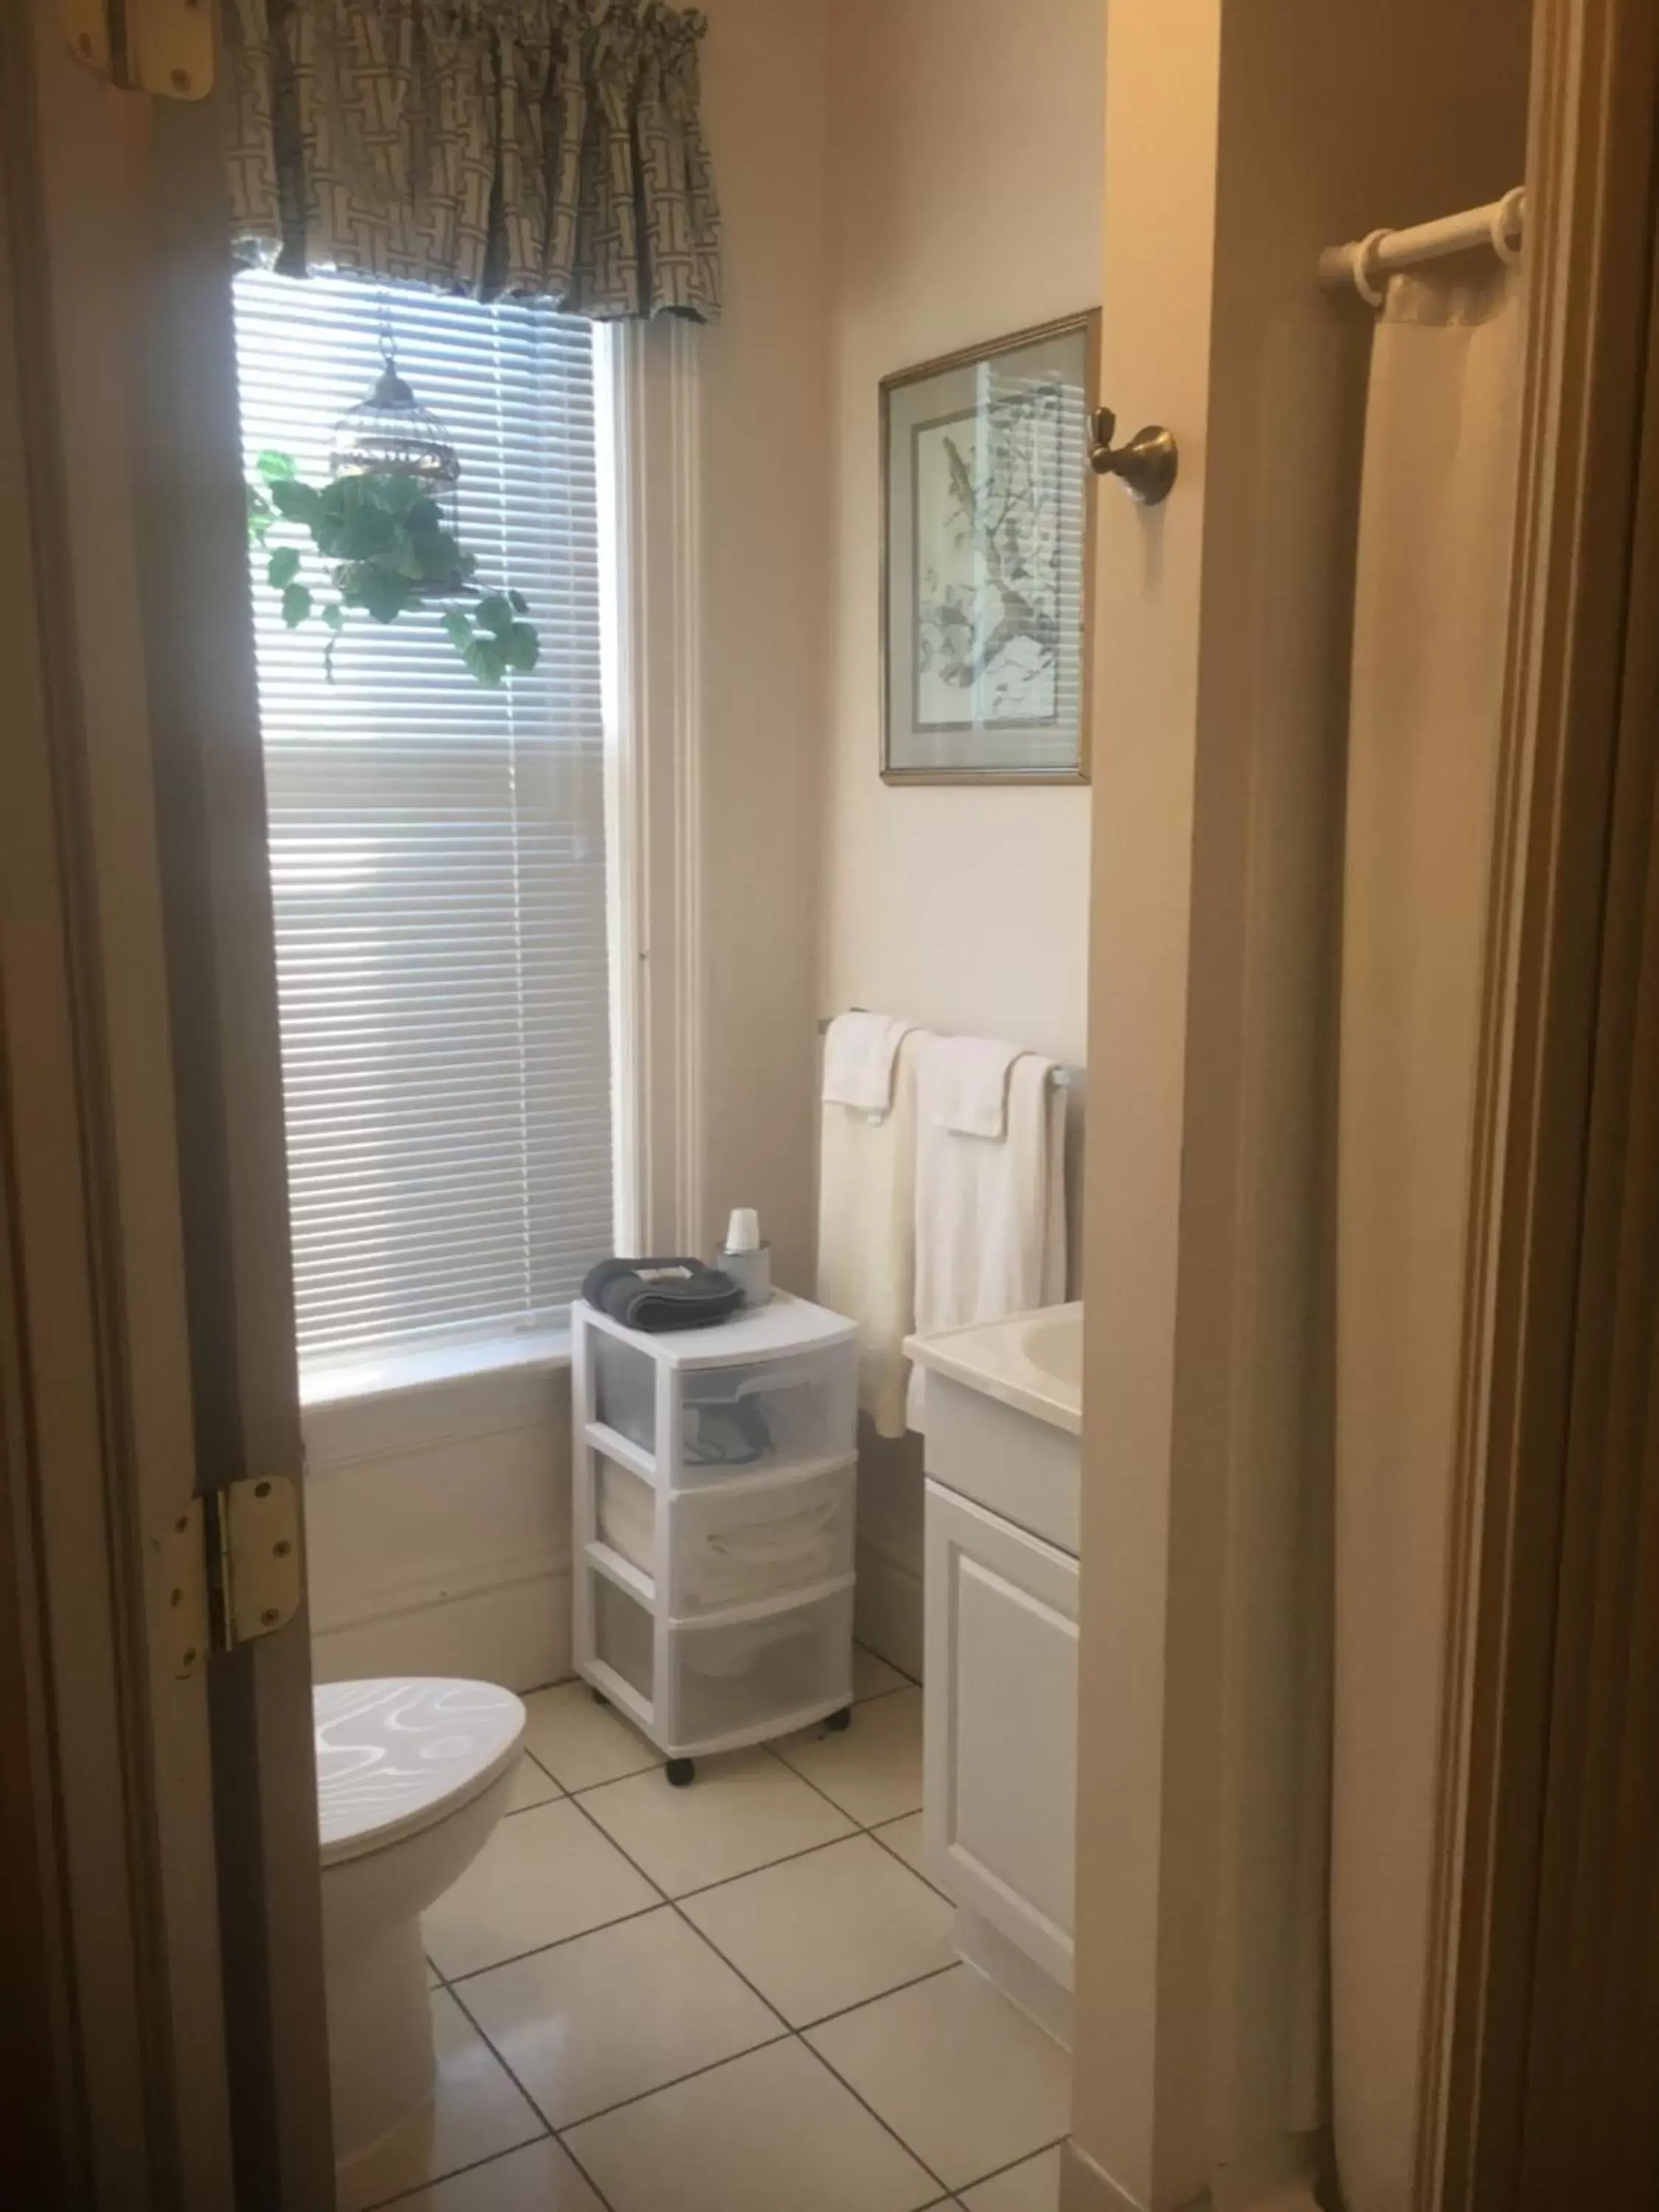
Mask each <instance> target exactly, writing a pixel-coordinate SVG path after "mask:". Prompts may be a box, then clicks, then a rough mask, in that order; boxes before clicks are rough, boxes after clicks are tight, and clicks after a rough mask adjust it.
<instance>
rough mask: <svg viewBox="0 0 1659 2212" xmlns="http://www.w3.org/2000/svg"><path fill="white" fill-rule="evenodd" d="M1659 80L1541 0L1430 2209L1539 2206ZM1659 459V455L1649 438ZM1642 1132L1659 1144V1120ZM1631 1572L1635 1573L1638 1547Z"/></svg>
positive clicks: (1435, 2036) (1425, 2152) (1637, 731)
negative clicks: (1544, 1990)
mask: <svg viewBox="0 0 1659 2212" xmlns="http://www.w3.org/2000/svg"><path fill="white" fill-rule="evenodd" d="M1656 89H1659V27H1656V23H1655V21H1654V14H1653V10H1652V9H1651V8H1650V7H1647V6H1644V4H1642V0H1540V4H1539V6H1538V9H1537V12H1536V15H1535V18H1534V64H1533V94H1532V126H1531V146H1530V157H1529V165H1528V166H1529V174H1528V264H1529V281H1530V283H1531V285H1532V287H1533V310H1532V314H1531V318H1530V323H1529V330H1528V362H1527V382H1526V399H1525V408H1526V416H1525V422H1524V428H1523V444H1522V453H1523V460H1522V469H1523V476H1522V487H1521V496H1520V501H1519V507H1518V518H1519V529H1518V542H1517V548H1516V592H1515V603H1514V610H1513V613H1512V617H1511V637H1510V689H1509V696H1508V697H1507V700H1506V702H1505V736H1504V761H1503V769H1502V774H1501V781H1500V790H1499V808H1498V833H1497V837H1496V841H1495V851H1496V854H1497V856H1498V863H1497V866H1498V872H1497V877H1496V881H1495V884H1494V906H1493V927H1492V939H1491V942H1490V945H1489V947H1488V954H1487V972H1486V990H1485V1002H1484V1008H1483V1034H1482V1039H1481V1060H1480V1094H1479V1106H1478V1114H1477V1132H1476V1152H1475V1170H1474V1192H1475V1206H1474V1223H1473V1229H1472V1236H1471V1248H1470V1249H1471V1262H1470V1267H1469V1275H1468V1284H1467V1285H1466V1303H1465V1316H1464V1374H1465V1383H1464V1389H1463V1394H1462V1407H1461V1419H1460V1437H1459V1449H1458V1463H1457V1470H1456V1488H1455V1501H1454V1515H1455V1518H1454V1551H1453V1562H1452V1580H1451V1590H1450V1644H1449V1669H1448V1698H1447V1705H1446V1711H1445V1716H1444V1722H1443V1750H1442V1777H1441V1796H1440V1808H1439V1820H1438V1850H1437V1882H1436V1897H1435V1915H1434V1926H1433V1936H1432V1947H1433V1948H1432V1951H1431V1974H1430V1989H1431V2015H1430V2018H1429V2020H1428V2021H1427V2023H1426V2028H1425V2057H1424V2096H1423V2100H1422V2115H1423V2118H1422V2125H1421V2128H1420V2130H1419V2146H1418V2170H1417V2187H1416V2197H1417V2201H1418V2203H1419V2205H1421V2206H1423V2207H1425V2208H1437V2209H1438V2212H1477V2208H1479V2212H1488V2209H1489V2212H1500V2208H1502V2212H1510V2208H1512V2207H1513V2206H1515V2205H1516V2203H1519V2202H1521V2201H1522V2199H1521V2197H1520V2196H1519V2195H1518V2193H1517V2192H1518V2191H1519V2190H1520V2187H1521V2183H1522V2112H1523V2110H1524V2108H1525V2104H1526V2098H1527V2095H1528V2087H1529V2081H1528V2066H1529V2058H1530V2057H1535V2056H1536V2051H1535V2049H1533V2048H1529V2045H1530V2039H1531V2035H1532V2033H1533V2030H1534V2027H1535V2025H1536V2020H1535V2011H1534V2008H1535V2007H1536V2005H1537V2002H1538V1997H1539V1989H1538V1983H1537V1978H1536V1967H1537V1939H1538V1933H1539V1929H1540V1925H1541V1917H1542V1916H1543V1915H1544V1914H1545V1912H1546V1911H1547V1909H1548V1908H1549V1905H1550V1902H1551V1900H1550V1899H1549V1897H1548V1895H1547V1888H1548V1884H1549V1881H1550V1880H1551V1878H1552V1877H1551V1876H1550V1874H1549V1870H1548V1869H1547V1864H1546V1860H1545V1855H1544V1850H1543V1828H1544V1814H1545V1804H1546V1796H1547V1787H1548V1768H1549V1747H1550V1717H1551V1709H1552V1704H1553V1699H1554V1697H1555V1694H1556V1674H1557V1668H1558V1663H1559V1659H1560V1657H1561V1656H1562V1654H1561V1650H1560V1646H1559V1638H1560V1637H1561V1636H1562V1635H1563V1634H1564V1633H1565V1632H1567V1630H1568V1627H1569V1624H1568V1621H1567V1620H1566V1617H1565V1615H1564V1614H1563V1613H1562V1611H1561V1609H1560V1605H1561V1591H1560V1584H1559V1575H1560V1567H1561V1547H1562V1541H1563V1534H1564V1529H1565V1526H1566V1522H1567V1516H1568V1515H1569V1513H1570V1512H1571V1499H1570V1495H1569V1491H1570V1486H1571V1484H1572V1483H1573V1482H1574V1480H1575V1479H1579V1480H1582V1478H1583V1475H1584V1474H1586V1473H1587V1472H1588V1470H1587V1469H1585V1468H1582V1467H1581V1468H1578V1469H1577V1475H1575V1469H1574V1467H1573V1463H1572V1461H1571V1457H1570V1437H1571V1434H1572V1431H1573V1430H1574V1428H1575V1425H1576V1424H1577V1418H1578V1414H1579V1410H1580V1409H1579V1408H1578V1407H1576V1406H1575V1402H1574V1400H1575V1386H1576V1383H1582V1382H1583V1379H1584V1378H1583V1376H1582V1374H1580V1375H1578V1376H1576V1375H1575V1362H1576V1358H1577V1354H1578V1352H1579V1351H1580V1349H1581V1348H1582V1347H1581V1340H1580V1330H1581V1328H1582V1327H1583V1324H1584V1322H1585V1321H1586V1319H1587V1317H1588V1316H1589V1315H1590V1314H1591V1313H1592V1312H1593V1311H1594V1310H1595V1304H1596V1302H1597V1300H1598V1299H1600V1298H1602V1297H1604V1296H1605V1291H1606V1285H1604V1284H1598V1281H1597V1268H1598V1266H1599V1265H1600V1264H1601V1261H1600V1260H1599V1259H1598V1255H1597V1252H1596V1249H1595V1224H1594V1221H1593V1219H1592V1217H1591V1216H1590V1214H1589V1212H1588V1211H1587V1203H1588V1194H1589V1189H1590V1188H1591V1178H1592V1176H1595V1175H1596V1174H1598V1173H1600V1174H1601V1175H1606V1174H1607V1173H1608V1172H1611V1171H1613V1163H1612V1161H1611V1160H1610V1159H1609V1158H1607V1157H1606V1156H1605V1149H1604V1148H1605V1145H1606V1141H1607V1139H1605V1138H1604V1137H1603V1138H1598V1136H1597V1134H1596V1133H1595V1111H1596V1108H1595V1087H1596V1068H1597V1061H1598V1055H1605V1054H1606V1053H1607V1051H1608V1050H1609V1049H1610V1048H1611V1049H1615V1050H1616V1048H1617V1047H1616V1040H1615V1039H1614V1037H1613V1035H1612V1031H1611V1030H1610V1027H1609V1025H1610V1024H1612V1025H1614V1026H1616V1025H1617V1024H1619V1023H1620V1022H1628V1020H1629V1019H1630V1018H1632V1017H1631V1008H1630V1006H1629V1005H1628V1003H1626V1001H1627V1000H1628V998H1629V990H1628V981H1629V963H1630V961H1631V959H1632V957H1633V956H1632V953H1631V951H1630V950H1629V947H1628V946H1626V948H1625V951H1624V952H1623V954H1622V956H1621V957H1622V958H1623V959H1624V961H1625V963H1626V973H1625V975H1624V976H1623V977H1622V978H1621V977H1620V975H1614V974H1613V973H1611V972H1610V971H1609V970H1608V969H1607V968H1606V967H1605V966H1604V955H1605V954H1606V952H1607V948H1608V947H1609V946H1611V945H1613V944H1614V943H1615V941H1616V939H1617V938H1618V933H1619V929H1620V916H1619V913H1618V902H1619V901H1620V899H1624V900H1626V902H1628V901H1630V900H1632V899H1635V900H1639V898H1640V896H1641V890H1642V886H1641V878H1640V872H1639V871H1633V870H1631V869H1628V868H1627V869H1626V872H1625V878H1624V880H1623V881H1622V882H1621V880H1620V878H1619V877H1618V875H1617V874H1616V873H1615V875H1614V876H1613V877H1612V878H1610V877H1609V872H1608V871H1609V863H1610V858H1611V856H1612V855H1613V851H1614V838H1615V825H1616V823H1617V822H1618V816H1619V810H1620V805H1624V806H1626V807H1628V806H1632V805H1639V804H1640V800H1639V796H1638V794H1639V790H1640V787H1641V780H1642V776H1643V775H1644V773H1645V775H1648V776H1649V777H1650V776H1651V775H1652V772H1653V760H1654V754H1655V749H1656V744H1659V738H1656V733H1655V732H1654V730H1653V728H1652V726H1651V718H1650V723H1649V726H1639V718H1637V717H1634V716H1632V715H1630V714H1626V715H1625V717H1624V718H1623V719H1624V724H1625V726H1624V727H1623V729H1622V731H1621V726H1620V725H1621V714H1620V701H1621V691H1622V690H1623V689H1624V687H1625V685H1626V680H1627V677H1628V674H1629V671H1628V670H1627V665H1626V661H1627V650H1628V648H1629V647H1630V646H1631V645H1632V643H1635V644H1640V643H1641V642H1642V639H1641V625H1640V623H1639V622H1635V623H1632V622H1630V621H1629V620H1628V619H1627V616H1628V610H1629V609H1630V607H1631V605H1632V599H1631V592H1632V577H1631V560H1632V532H1633V530H1634V528H1635V526H1636V520H1637V489H1636V487H1637V477H1638V471H1637V465H1636V464H1637V457H1638V453H1639V451H1640V447H1641V434H1642V411H1643V396H1644V395H1643V386H1644V378H1648V379H1650V378H1651V375H1652V366H1651V361H1650V356H1649V354H1648V329H1647V324H1648V312H1649V301H1650V293H1651V257H1652V252H1653V229H1652V211H1651V210H1652V197H1651V196H1652V185H1653V179H1654V176H1655V174H1656V127H1655V120H1654V114H1655V110H1654V100H1655V94H1656ZM1648 465H1649V469H1650V472H1651V455H1649V456H1648ZM1644 497H1645V499H1646V501H1648V502H1651V501H1652V500H1653V497H1654V489H1653V485H1652V483H1651V481H1650V482H1649V483H1648V484H1647V486H1646V487H1645V491H1644ZM1648 526H1649V528H1651V522H1650V523H1649V525H1648ZM1650 573H1651V572H1650ZM1650 680H1651V678H1650ZM1649 696H1650V698H1651V692H1650V695H1649ZM1644 762H1645V767H1644ZM1621 793H1622V796H1621ZM1627 922H1628V918H1627ZM1626 926H1627V924H1626ZM1621 994H1622V997H1621ZM1636 1118H1637V1120H1638V1121H1639V1120H1640V1118H1641V1117H1639V1116H1638V1117H1636ZM1628 1134H1629V1136H1630V1138H1631V1139H1632V1148H1633V1149H1635V1148H1637V1147H1638V1146H1639V1144H1640V1143H1641V1141H1642V1140H1643V1139H1645V1141H1646V1143H1647V1145H1648V1146H1649V1149H1650V1151H1651V1148H1652V1146H1653V1143H1654V1131H1653V1127H1652V1116H1651V1114H1650V1115H1648V1117H1647V1126H1646V1127H1644V1128H1641V1129H1638V1128H1637V1127H1632V1128H1631V1130H1630V1131H1629V1132H1628ZM1598 1151H1602V1152H1603V1157H1602V1158H1601V1160H1600V1162H1599V1164H1598V1161H1597V1157H1596V1156H1597V1152H1598ZM1638 1479H1639V1468H1636V1467H1633V1466H1632V1467H1631V1468H1626V1480H1631V1481H1634V1480H1638ZM1602 1565H1603V1566H1604V1568H1605V1569H1607V1571H1608V1573H1609V1588H1610V1589H1611V1587H1612V1577H1613V1574H1614V1573H1616V1571H1617V1563H1615V1562H1613V1561H1610V1560H1604V1561H1603V1563H1602ZM1534 2086H1535V2085H1534ZM1582 2179H1583V2183H1584V2186H1585V2189H1586V2192H1587V2194H1588V2193H1589V2177H1588V2175H1583V2177H1582Z"/></svg>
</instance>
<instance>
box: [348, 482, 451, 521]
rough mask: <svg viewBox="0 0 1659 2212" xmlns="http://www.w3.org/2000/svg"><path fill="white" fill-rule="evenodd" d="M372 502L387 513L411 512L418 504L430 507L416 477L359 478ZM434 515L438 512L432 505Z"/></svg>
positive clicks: (403, 513) (430, 503)
mask: <svg viewBox="0 0 1659 2212" xmlns="http://www.w3.org/2000/svg"><path fill="white" fill-rule="evenodd" d="M361 482H362V484H363V486H364V489H366V490H367V492H368V495H369V496H370V498H371V499H372V500H373V501H374V504H375V505H376V506H377V507H380V508H382V509H383V510H384V511H385V512H386V513H387V514H402V515H408V514H411V513H413V512H414V510H415V508H416V507H420V506H422V505H424V506H427V507H432V502H431V501H430V500H429V499H428V498H427V496H426V494H425V493H424V492H423V491H422V489H421V480H420V478H419V477H394V476H372V477H362V479H361ZM432 512H433V513H434V514H436V513H437V512H438V510H437V508H436V507H432Z"/></svg>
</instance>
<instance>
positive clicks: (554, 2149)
mask: <svg viewBox="0 0 1659 2212" xmlns="http://www.w3.org/2000/svg"><path fill="white" fill-rule="evenodd" d="M854 1688H855V1694H856V1697H857V1699H858V1705H857V1710H856V1711H855V1712H854V1718H853V1725H852V1727H851V1728H850V1729H848V1731H847V1733H846V1734H845V1735H829V1734H828V1733H826V1732H823V1731H817V1730H815V1731H811V1732H809V1733H807V1734H805V1735H801V1736H798V1737H794V1738H792V1739H790V1740H788V1741H785V1742H782V1743H780V1744H779V1745H777V1746H776V1747H775V1749H774V1748H768V1749H765V1750H761V1751H753V1752H745V1753H739V1754H738V1755H736V1756H733V1757H732V1758H728V1759H707V1760H704V1761H702V1762H700V1764H699V1766H698V1771H697V1778H696V1782H695V1783H694V1784H692V1786H691V1787H690V1789H689V1790H671V1789H670V1788H669V1786H668V1784H667V1783H666V1782H665V1779H664V1778H663V1776H662V1774H661V1773H660V1771H659V1768H660V1765H661V1761H660V1759H659V1758H658V1756H657V1753H655V1751H654V1750H653V1748H652V1747H651V1746H650V1745H649V1744H648V1743H647V1742H646V1741H644V1739H643V1738H642V1737H641V1736H640V1735H637V1734H636V1733H635V1730H634V1729H632V1728H630V1727H629V1725H628V1724H627V1723H626V1722H624V1721H623V1720H622V1719H621V1718H620V1717H618V1716H617V1714H615V1713H614V1712H612V1711H610V1710H609V1709H608V1708H606V1707H604V1706H601V1705H596V1704H594V1702H593V1700H592V1696H591V1694H590V1693H589V1692H588V1690H587V1688H586V1686H585V1685H583V1684H581V1683H578V1682H566V1683H561V1684H558V1685H557V1686H555V1687H554V1688H552V1689H549V1690H540V1691H538V1692H536V1693H535V1694H534V1695H533V1696H532V1698H530V1699H528V1701H527V1702H528V1704H529V1706H530V1715H531V1718H530V1731H529V1735H528V1739H527V1741H528V1743H529V1747H530V1755H529V1756H527V1757H526V1759H525V1762H524V1765H523V1767H522V1769H521V1771H520V1774H519V1776H518V1778H517V1783H516V1787H515V1790H514V1796H513V1809H512V1811H511V1812H510V1813H509V1814H508V1815H507V1818H506V1819H505V1820H502V1822H501V1826H500V1827H499V1828H498V1829H497V1830H496V1832H495V1835H494V1836H493V1837H492V1838H491V1839H490V1841H489V1844H487V1845H486V1847H485V1849H484V1850H483V1852H482V1854H481V1855H480V1856H479V1857H478V1859H477V1861H476V1862H475V1863H474V1864H473V1866H472V1867H471V1869H470V1870H469V1871H468V1873H467V1874H466V1875H465V1876H464V1878H463V1879H462V1881H460V1882H459V1883H458V1884H457V1885H456V1887H455V1888H454V1889H453V1890H452V1891H450V1893H448V1895H447V1896H446V1897H444V1898H443V1899H441V1900H440V1901H439V1903H438V1905H436V1906H435V1908H434V1909H433V1911H431V1912H430V1913H428V1916H427V1921H426V1938H427V1949H428V1955H429V1957H430V1960H431V1962H432V1966H433V1969H434V1982H435V1987H434V1990H433V1993H432V2005H433V2012H434V2020H435V2027H436V2034H437V2044H438V2054H439V2087H438V2093H437V2097H436V2099H435V2103H434V2106H433V2108H432V2111H431V2112H430V2113H429V2114H428V2115H426V2116H425V2117H424V2118H423V2119H422V2121H421V2122H420V2123H419V2124H417V2125H416V2126H414V2127H412V2128H410V2129H409V2130H405V2131H404V2133H403V2134H402V2135H400V2136H398V2137H397V2138H395V2139H393V2140H392V2142H388V2143H386V2144H383V2145H381V2146H380V2148H379V2149H378V2150H377V2151H376V2152H375V2153H374V2154H373V2156H372V2157H371V2158H370V2159H369V2160H367V2161H364V2162H363V2163H362V2165H360V2166H358V2168H357V2169H356V2171H355V2172H354V2174H353V2176H352V2178H351V2183H350V2186H349V2188H348V2189H347V2190H346V2191H343V2197H342V2212H368V2208H370V2207H371V2206H377V2205H380V2204H385V2203H396V2204H397V2205H398V2207H399V2212H781V2208H784V2207H787V2208H788V2212H921V2208H922V2207H924V2206H937V2207H939V2208H957V2212H960V2208H967V2212H1054V2208H1055V2206H1056V2204H1057V2202H1058V2195H1059V2186H1060V2160H1059V2153H1058V2150H1057V2148H1055V2145H1056V2144H1057V2142H1058V2140H1059V2138H1060V2136H1062V2135H1063V2134H1064V2132H1065V2128H1066V2106H1067V2099H1068V2077H1069V2068H1068V2065H1067V2062H1066V2054H1065V2053H1064V2052H1063V2051H1061V2050H1060V2048H1059V2047H1058V2045H1054V2044H1053V2043H1051V2042H1050V2041H1049V2039H1048V2037H1047V2036H1045V2035H1044V2034H1042V2032H1041V2031H1040V2030H1039V2029H1037V2028H1036V2027H1033V2026H1032V2025H1031V2023H1030V2021H1028V2020H1027V2019H1026V2018H1025V2017H1024V2015H1023V2014H1021V2013H1020V2012H1018V2011H1017V2010H1016V2009H1015V2008H1014V2007H1013V2006H1012V2005H1010V2004H1008V2003H1006V2002H1005V2001H1004V1999H1003V1998H1002V1997H1001V1996H999V1995H998V1993H997V1992H996V1991H995V1990H993V1989H992V1988H991V1987H990V1985H989V1984H987V1983H986V1982H983V1981H981V1978H979V1976H978V1975H977V1974H975V1972H973V1970H972V1969H971V1968H970V1967H968V1966H962V1965H960V1964H959V1963H957V1960H956V1958H955V1954H954V1953H953V1951H952V1949H951V1908H950V1906H949V1905H947V1903H946V1902H945V1899H943V1898H942V1897H941V1896H940V1895H939V1893H938V1892H937V1891H936V1890H934V1889H933V1888H932V1887H930V1886H929V1885H928V1884H927V1882H926V1881H924V1880H922V1879H921V1817H920V1808H921V1692H920V1691H919V1690H918V1689H916V1687H915V1685H914V1684H912V1683H910V1682H909V1681H908V1680H906V1678H905V1677H904V1676H903V1675H902V1674H899V1673H898V1672H897V1671H896V1669H895V1668H891V1667H890V1666H888V1665H887V1664H886V1663H885V1662H884V1661H882V1660H880V1659H878V1658H876V1657H874V1656H873V1655H872V1654H871V1653H868V1652H860V1654H859V1655H858V1664H857V1667H856V1668H855V1672H854Z"/></svg>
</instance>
